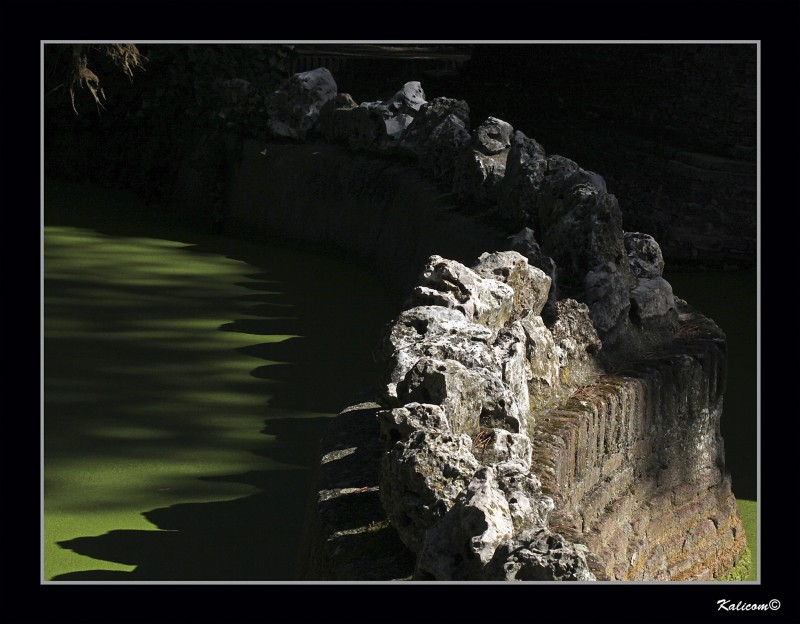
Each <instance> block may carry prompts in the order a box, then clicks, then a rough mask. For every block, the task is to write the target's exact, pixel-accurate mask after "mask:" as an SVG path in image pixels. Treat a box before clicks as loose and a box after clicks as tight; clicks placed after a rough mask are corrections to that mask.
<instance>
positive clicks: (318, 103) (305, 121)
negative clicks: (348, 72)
mask: <svg viewBox="0 0 800 624" xmlns="http://www.w3.org/2000/svg"><path fill="white" fill-rule="evenodd" d="M336 93H337V87H336V81H335V80H334V79H333V76H331V73H330V72H329V71H328V70H327V69H325V68H324V67H320V68H318V69H313V70H311V71H307V72H302V73H299V74H294V75H293V76H291V77H290V78H289V79H288V80H287V81H286V82H285V83H284V84H283V85H282V86H281V88H280V89H278V90H277V91H274V92H273V93H271V94H269V95H268V96H267V97H266V102H265V104H266V109H267V115H268V116H269V119H268V121H267V127H268V128H269V130H270V131H271V132H272V133H273V134H275V135H277V136H281V137H289V138H292V139H299V140H303V139H305V137H306V135H307V134H308V132H309V131H310V130H311V129H312V128H313V127H314V126H315V125H316V123H317V119H318V118H319V112H320V110H321V109H322V107H323V106H324V105H325V103H326V102H328V101H329V100H332V99H333V98H334V97H336Z"/></svg>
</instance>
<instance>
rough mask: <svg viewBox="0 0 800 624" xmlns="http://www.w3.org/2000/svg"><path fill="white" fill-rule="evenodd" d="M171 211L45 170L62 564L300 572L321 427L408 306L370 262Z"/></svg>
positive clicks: (52, 460) (109, 575)
mask: <svg viewBox="0 0 800 624" xmlns="http://www.w3.org/2000/svg"><path fill="white" fill-rule="evenodd" d="M163 216H164V215H163V214H159V213H158V209H157V208H155V207H149V206H143V205H141V204H140V203H139V201H138V200H137V199H136V198H134V197H131V196H129V195H126V194H124V193H117V192H110V191H107V190H104V189H100V188H96V187H80V186H77V185H74V184H65V183H48V184H47V186H46V196H45V229H44V241H43V242H44V279H45V283H44V336H45V354H44V355H45V360H44V362H45V363H44V403H45V409H44V479H45V487H44V505H45V514H44V542H45V543H44V578H45V579H46V580H56V581H61V580H115V581H142V580H292V579H293V578H294V576H295V566H296V560H297V555H298V553H299V552H300V550H301V547H302V543H301V539H302V536H303V528H304V526H303V523H304V514H305V511H306V505H307V503H308V496H309V494H310V489H311V468H312V466H314V464H315V463H316V459H317V451H318V440H319V438H320V435H321V434H322V432H323V431H324V428H325V427H326V425H327V424H328V423H329V422H330V418H331V417H332V416H334V415H335V414H336V413H337V412H338V411H339V410H340V409H341V408H342V407H344V406H345V405H347V404H348V403H349V402H351V401H352V400H353V399H354V397H355V396H356V395H357V394H358V393H359V392H360V391H362V390H363V389H364V388H365V387H367V386H369V385H370V384H372V383H374V382H375V381H376V379H375V375H376V371H375V368H374V363H373V361H372V359H371V352H372V350H373V348H374V347H375V345H376V342H377V339H378V336H379V333H380V329H381V327H382V326H383V324H385V323H387V322H388V321H389V320H391V318H392V316H393V315H394V314H395V310H394V309H393V308H392V305H390V303H389V301H390V298H389V297H388V295H387V293H386V291H385V290H384V288H383V285H382V284H381V283H379V282H378V281H377V280H376V279H375V277H374V276H373V275H371V274H370V273H369V272H367V271H364V270H360V269H357V268H354V267H352V266H349V265H348V264H347V263H344V262H340V261H337V260H333V259H331V258H329V257H325V256H320V255H315V254H310V253H300V252H298V251H295V250H290V249H280V248H275V247H267V246H262V245H255V244H248V243H245V242H242V241H240V240H236V239H231V238H226V237H224V236H213V235H200V234H197V233H191V232H185V231H181V230H180V229H179V228H176V227H174V225H173V226H168V225H167V224H166V221H168V220H165V219H164V218H162V217H163ZM142 223H150V225H147V226H143V225H142Z"/></svg>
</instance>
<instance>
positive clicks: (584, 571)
mask: <svg viewBox="0 0 800 624" xmlns="http://www.w3.org/2000/svg"><path fill="white" fill-rule="evenodd" d="M587 553H588V549H587V548H586V546H583V545H582V544H573V543H572V542H569V541H568V540H566V539H565V538H564V537H562V536H561V535H559V534H557V533H551V532H550V531H549V530H547V529H538V530H535V529H534V530H529V531H524V532H523V533H521V534H520V535H518V536H516V537H514V538H513V539H510V540H507V541H505V542H503V543H502V544H500V545H499V546H498V547H497V549H496V550H495V553H494V556H493V557H492V559H491V561H490V562H489V564H488V565H487V566H486V570H485V575H486V578H487V579H491V580H498V581H501V580H502V581H594V580H596V578H595V576H594V574H592V572H591V570H590V569H589V565H588V563H587V561H586V555H587Z"/></svg>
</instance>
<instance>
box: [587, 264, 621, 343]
mask: <svg viewBox="0 0 800 624" xmlns="http://www.w3.org/2000/svg"><path fill="white" fill-rule="evenodd" d="M584 284H585V290H586V303H587V304H588V306H589V310H590V314H591V317H592V322H593V323H594V326H595V327H596V328H597V330H598V331H599V332H602V333H604V332H608V331H609V330H611V329H612V328H613V327H614V326H616V325H617V324H618V323H620V322H624V321H625V320H627V317H628V309H629V308H630V305H631V297H630V290H629V288H630V286H629V281H628V278H627V276H624V275H621V274H620V272H619V270H618V269H617V266H616V265H615V264H613V263H612V262H606V263H604V264H601V265H598V266H596V267H594V268H593V269H592V270H590V271H589V272H588V273H586V278H585V282H584Z"/></svg>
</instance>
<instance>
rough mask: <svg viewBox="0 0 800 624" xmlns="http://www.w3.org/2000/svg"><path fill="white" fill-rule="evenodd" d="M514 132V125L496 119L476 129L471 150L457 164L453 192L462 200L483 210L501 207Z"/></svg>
mask: <svg viewBox="0 0 800 624" xmlns="http://www.w3.org/2000/svg"><path fill="white" fill-rule="evenodd" d="M513 131H514V129H513V128H512V127H511V125H510V124H508V123H506V122H505V121H502V120H501V119H497V118H495V117H489V118H488V119H487V120H486V121H484V122H483V123H482V124H481V125H480V126H478V127H477V128H476V129H475V131H474V132H473V136H472V142H471V145H470V148H467V149H464V150H463V151H462V152H461V154H460V156H459V157H458V158H457V159H456V161H455V170H454V172H453V193H455V194H456V196H457V197H458V198H459V199H461V200H462V201H467V202H470V203H471V204H472V205H474V206H476V207H479V208H481V209H487V208H491V207H493V206H494V205H495V204H497V202H498V200H499V198H500V191H499V189H500V183H501V182H502V180H503V178H504V176H505V173H506V160H507V158H508V154H509V151H510V150H509V148H510V145H511V135H512V133H513Z"/></svg>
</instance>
